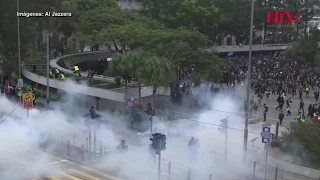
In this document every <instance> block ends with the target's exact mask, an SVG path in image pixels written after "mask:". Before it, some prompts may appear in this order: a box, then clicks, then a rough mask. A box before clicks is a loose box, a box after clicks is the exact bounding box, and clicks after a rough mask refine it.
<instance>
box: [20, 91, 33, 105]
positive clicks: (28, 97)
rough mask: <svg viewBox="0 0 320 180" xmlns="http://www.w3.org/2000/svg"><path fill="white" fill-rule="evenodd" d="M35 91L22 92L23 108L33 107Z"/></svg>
mask: <svg viewBox="0 0 320 180" xmlns="http://www.w3.org/2000/svg"><path fill="white" fill-rule="evenodd" d="M33 96H34V95H33V93H31V92H28V93H23V94H22V100H23V101H22V102H23V108H26V109H29V108H33V100H32V99H33Z"/></svg>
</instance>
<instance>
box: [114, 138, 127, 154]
mask: <svg viewBox="0 0 320 180" xmlns="http://www.w3.org/2000/svg"><path fill="white" fill-rule="evenodd" d="M117 150H118V151H119V152H125V151H126V150H128V145H126V141H125V140H121V143H120V144H119V145H118V146H117Z"/></svg>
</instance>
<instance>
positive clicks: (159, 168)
mask: <svg viewBox="0 0 320 180" xmlns="http://www.w3.org/2000/svg"><path fill="white" fill-rule="evenodd" d="M161 151H162V150H161V136H160V138H159V156H158V157H159V160H158V180H160V179H161Z"/></svg>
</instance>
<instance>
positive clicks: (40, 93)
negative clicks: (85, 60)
mask: <svg viewBox="0 0 320 180" xmlns="http://www.w3.org/2000/svg"><path fill="white" fill-rule="evenodd" d="M21 90H22V92H23V93H25V92H28V90H29V88H28V86H27V85H25V86H23V87H22V88H21ZM32 93H33V94H34V95H35V96H36V99H37V98H43V99H46V98H47V92H46V91H43V90H41V89H38V88H33V91H32ZM49 100H50V101H57V100H59V97H58V95H56V94H54V93H49Z"/></svg>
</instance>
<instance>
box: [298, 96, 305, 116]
mask: <svg viewBox="0 0 320 180" xmlns="http://www.w3.org/2000/svg"><path fill="white" fill-rule="evenodd" d="M300 110H302V112H303V113H304V102H303V99H301V101H300V105H299V109H298V112H300Z"/></svg>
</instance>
